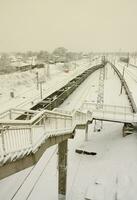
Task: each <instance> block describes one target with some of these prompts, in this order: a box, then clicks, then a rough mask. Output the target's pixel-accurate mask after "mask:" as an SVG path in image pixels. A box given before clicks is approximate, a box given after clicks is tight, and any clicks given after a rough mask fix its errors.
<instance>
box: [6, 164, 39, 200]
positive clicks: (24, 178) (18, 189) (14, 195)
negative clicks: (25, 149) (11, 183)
mask: <svg viewBox="0 0 137 200" xmlns="http://www.w3.org/2000/svg"><path fill="white" fill-rule="evenodd" d="M35 166H36V165H34V166H33V168H32V169H31V170H30V171H29V173H28V174H27V176H26V177H25V178H24V180H23V181H22V183H21V184H20V186H19V187H18V189H17V190H16V192H15V193H14V195H13V196H12V197H11V199H10V200H13V199H14V197H15V196H16V194H17V193H18V191H19V190H20V188H21V187H22V186H23V184H24V183H25V181H26V180H27V178H28V177H29V175H30V174H31V172H32V171H33V169H34V167H35Z"/></svg>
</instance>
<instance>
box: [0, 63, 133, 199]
mask: <svg viewBox="0 0 137 200" xmlns="http://www.w3.org/2000/svg"><path fill="white" fill-rule="evenodd" d="M98 83H99V71H96V72H95V73H93V74H92V75H91V76H90V77H89V78H87V80H85V81H84V83H83V84H82V85H80V86H79V88H78V89H77V90H76V91H75V92H74V93H72V94H71V95H70V97H69V98H68V99H67V100H66V101H65V102H64V103H63V104H62V105H61V106H60V107H61V108H62V109H65V110H73V109H75V108H76V109H77V108H79V107H80V105H81V104H82V102H83V101H84V100H88V101H92V102H96V101H97V95H98ZM134 84H135V83H134ZM135 85H136V84H135ZM120 86H121V83H120V81H119V80H118V77H117V75H116V74H114V71H113V69H111V67H110V65H107V66H106V75H105V81H104V103H105V104H114V105H122V106H128V105H129V103H128V100H127V97H126V95H125V93H124V92H123V93H122V95H120ZM136 102H137V101H136ZM84 139H85V134H84V131H83V130H77V131H76V136H75V138H74V139H71V140H69V145H68V179H67V200H83V199H84V198H87V199H89V200H90V199H93V200H136V190H137V172H136V168H137V156H136V154H137V145H136V142H137V141H136V134H133V135H130V136H127V137H125V138H123V137H122V124H116V123H110V122H109V123H108V122H104V123H103V129H102V130H101V132H94V124H92V125H90V126H89V139H88V141H84ZM76 148H82V149H86V150H89V151H94V152H96V153H97V155H96V156H91V155H82V154H76V153H75V149H76ZM56 153H57V146H53V147H51V148H49V149H48V150H47V151H46V152H45V153H44V155H43V156H42V158H41V160H40V161H39V163H38V164H37V165H36V166H35V167H34V168H29V169H26V170H24V171H22V172H19V173H17V174H14V175H12V176H10V177H7V178H5V179H3V180H1V181H0V188H1V192H0V200H9V199H12V196H13V194H14V193H15V191H16V190H17V188H18V187H19V186H20V184H21V183H22V181H23V180H24V178H25V177H26V175H27V174H28V173H29V172H31V173H30V175H29V176H28V178H27V179H26V180H25V182H24V184H23V185H22V187H21V188H20V190H19V191H18V193H17V194H16V196H15V197H14V198H13V199H14V200H26V199H29V200H36V199H40V200H44V199H47V200H56V199H57V198H58V197H57V192H58V191H57V179H58V175H57V154H56ZM40 174H41V175H40ZM39 176H40V178H39V179H37V178H38V177H39ZM36 180H37V184H36V185H35V182H36Z"/></svg>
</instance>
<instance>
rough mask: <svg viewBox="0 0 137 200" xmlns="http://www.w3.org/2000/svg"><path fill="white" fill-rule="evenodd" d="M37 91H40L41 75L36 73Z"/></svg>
mask: <svg viewBox="0 0 137 200" xmlns="http://www.w3.org/2000/svg"><path fill="white" fill-rule="evenodd" d="M36 82H37V90H38V89H39V73H38V72H36Z"/></svg>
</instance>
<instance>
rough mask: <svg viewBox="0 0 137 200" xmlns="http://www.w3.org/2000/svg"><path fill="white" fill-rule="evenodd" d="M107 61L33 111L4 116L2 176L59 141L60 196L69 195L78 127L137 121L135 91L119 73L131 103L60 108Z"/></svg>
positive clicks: (12, 111) (10, 112) (1, 125)
mask: <svg viewBox="0 0 137 200" xmlns="http://www.w3.org/2000/svg"><path fill="white" fill-rule="evenodd" d="M105 64H106V63H103V64H100V65H97V66H94V67H92V68H90V69H88V70H86V71H85V72H84V73H82V74H81V75H79V76H77V77H76V78H75V79H73V80H71V81H70V82H69V83H68V84H67V85H65V86H64V87H63V88H61V89H60V90H58V91H56V92H54V93H53V94H51V95H50V96H48V97H47V98H45V99H43V100H42V101H41V102H39V103H38V104H36V105H34V106H33V107H32V108H31V109H29V110H22V109H10V110H7V111H5V112H3V113H1V115H0V179H2V178H5V177H7V176H9V175H11V174H14V173H16V172H19V171H21V170H23V169H25V168H27V167H30V166H32V165H35V164H36V163H37V162H38V160H39V159H40V158H41V156H42V155H43V153H44V152H45V150H46V149H47V148H49V147H50V146H52V145H55V144H58V147H59V148H58V171H59V178H58V180H59V184H58V187H59V188H58V191H59V199H60V200H61V199H62V200H63V199H65V195H66V167H67V141H68V139H69V138H73V137H74V134H75V130H76V129H85V135H86V138H87V134H88V124H90V123H92V122H93V121H94V120H101V121H110V122H117V123H123V124H134V123H137V114H136V111H137V109H136V105H135V102H134V100H133V98H132V94H131V92H130V90H129V88H128V86H127V84H126V82H125V80H124V79H123V77H122V75H121V74H120V73H119V71H118V70H117V69H116V67H115V66H113V65H112V64H111V63H110V64H111V65H112V67H113V69H114V70H115V71H116V72H117V75H118V76H119V78H120V80H121V82H122V84H123V86H124V87H125V91H126V94H127V96H128V98H129V102H130V106H129V107H122V106H117V105H105V104H101V107H100V108H99V109H98V106H97V104H93V103H92V102H84V103H83V105H82V106H81V108H79V110H73V111H65V110H61V109H59V108H57V107H58V106H59V105H60V104H61V103H62V102H63V101H64V100H65V99H66V98H67V97H68V96H69V95H70V94H71V93H72V92H73V91H74V90H75V89H76V88H77V87H78V86H79V85H80V84H81V83H82V82H83V81H84V80H85V79H86V78H87V77H88V76H89V75H90V74H91V73H93V72H94V71H96V70H98V69H100V68H103V67H104V66H105Z"/></svg>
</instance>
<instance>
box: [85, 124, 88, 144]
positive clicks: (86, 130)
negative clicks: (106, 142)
mask: <svg viewBox="0 0 137 200" xmlns="http://www.w3.org/2000/svg"><path fill="white" fill-rule="evenodd" d="M85 141H88V123H87V124H86V129H85Z"/></svg>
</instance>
